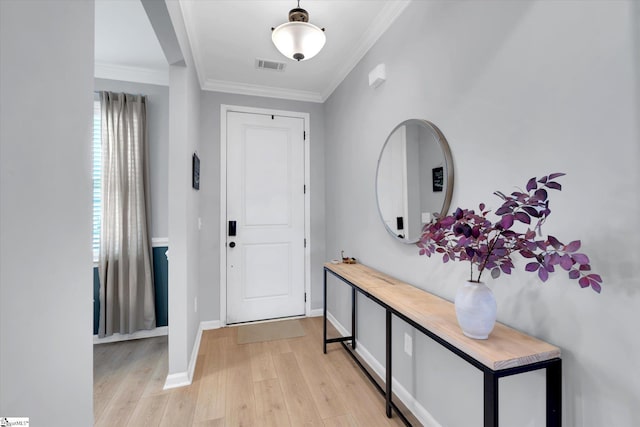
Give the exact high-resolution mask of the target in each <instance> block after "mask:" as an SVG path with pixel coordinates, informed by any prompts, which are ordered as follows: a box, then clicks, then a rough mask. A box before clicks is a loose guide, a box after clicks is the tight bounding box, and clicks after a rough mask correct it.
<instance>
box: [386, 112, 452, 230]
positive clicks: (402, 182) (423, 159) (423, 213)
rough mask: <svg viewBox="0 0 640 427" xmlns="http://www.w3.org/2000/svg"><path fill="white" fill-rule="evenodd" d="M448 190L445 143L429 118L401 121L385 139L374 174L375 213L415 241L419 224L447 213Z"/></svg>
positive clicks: (448, 159) (449, 175)
mask: <svg viewBox="0 0 640 427" xmlns="http://www.w3.org/2000/svg"><path fill="white" fill-rule="evenodd" d="M452 193H453V162H452V158H451V151H450V150H449V144H448V143H447V140H446V139H445V137H444V135H443V134H442V132H441V131H440V130H439V129H438V128H437V127H436V126H435V125H434V124H433V123H431V122H429V121H426V120H417V119H411V120H407V121H404V122H402V123H400V124H399V125H398V126H397V127H396V128H395V129H394V130H393V131H392V132H391V133H390V134H389V137H388V138H387V140H386V142H385V144H384V146H383V147H382V151H381V153H380V158H379V159H378V170H377V174H376V195H377V199H378V212H379V213H380V217H381V219H382V221H383V222H384V225H385V228H386V229H387V231H388V232H389V233H390V234H391V235H392V236H394V237H395V238H396V239H398V240H400V241H402V242H404V243H416V242H417V241H418V240H419V239H420V235H421V232H422V227H423V225H424V224H427V223H429V222H431V220H432V219H433V218H434V217H436V216H442V215H446V214H447V211H448V209H449V204H450V202H451V194H452Z"/></svg>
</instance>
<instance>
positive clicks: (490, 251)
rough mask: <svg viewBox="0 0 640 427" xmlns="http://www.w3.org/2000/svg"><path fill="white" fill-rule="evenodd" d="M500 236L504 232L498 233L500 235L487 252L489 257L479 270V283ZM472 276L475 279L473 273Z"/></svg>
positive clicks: (495, 238)
mask: <svg viewBox="0 0 640 427" xmlns="http://www.w3.org/2000/svg"><path fill="white" fill-rule="evenodd" d="M500 236H502V231H501V232H500V233H498V235H497V236H496V237H494V239H493V240H492V241H491V243H490V244H489V250H488V251H487V256H486V257H485V258H484V261H483V262H482V265H481V266H480V267H479V268H478V282H479V281H480V277H482V272H483V271H484V268H485V267H486V266H487V261H489V257H490V256H491V253H492V252H493V248H494V247H495V246H496V242H497V241H498V238H499V237H500ZM471 274H472V279H473V273H471Z"/></svg>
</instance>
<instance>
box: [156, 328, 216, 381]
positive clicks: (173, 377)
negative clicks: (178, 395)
mask: <svg viewBox="0 0 640 427" xmlns="http://www.w3.org/2000/svg"><path fill="white" fill-rule="evenodd" d="M220 325H221V322H220V321H219V320H209V321H206V322H200V325H199V326H198V333H197V335H196V340H195V342H194V343H193V349H192V350H191V359H190V360H189V367H188V368H187V372H178V373H176V374H169V375H167V379H166V380H165V382H164V387H163V389H164V390H167V389H170V388H176V387H184V386H186V385H190V384H191V382H192V381H193V373H194V372H195V370H196V362H197V361H198V352H199V351H200V341H202V332H203V331H206V330H208V329H218V328H220Z"/></svg>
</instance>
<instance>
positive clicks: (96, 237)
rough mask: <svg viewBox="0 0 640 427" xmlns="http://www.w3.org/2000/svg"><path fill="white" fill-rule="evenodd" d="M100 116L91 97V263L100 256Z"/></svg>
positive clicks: (97, 106) (95, 96)
mask: <svg viewBox="0 0 640 427" xmlns="http://www.w3.org/2000/svg"><path fill="white" fill-rule="evenodd" d="M101 187H102V115H101V111H100V96H99V95H98V94H97V93H96V94H94V97H93V262H94V263H96V262H98V257H99V255H100V218H101V215H102V190H101Z"/></svg>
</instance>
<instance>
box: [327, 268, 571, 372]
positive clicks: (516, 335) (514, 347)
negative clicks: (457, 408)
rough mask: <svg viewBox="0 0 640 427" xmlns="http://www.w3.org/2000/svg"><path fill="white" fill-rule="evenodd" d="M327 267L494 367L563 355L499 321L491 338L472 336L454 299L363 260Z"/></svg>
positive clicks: (530, 362) (539, 360)
mask: <svg viewBox="0 0 640 427" xmlns="http://www.w3.org/2000/svg"><path fill="white" fill-rule="evenodd" d="M325 267H326V268H327V269H328V270H331V271H332V272H334V273H335V274H337V275H338V276H341V277H343V278H344V279H346V280H347V281H348V282H350V283H352V284H353V285H354V286H357V287H358V288H359V289H361V290H362V291H364V292H366V293H368V294H370V295H371V296H373V297H375V298H376V299H378V300H379V301H381V302H383V303H384V304H386V305H387V306H389V307H391V308H393V309H394V310H395V311H397V312H398V313H401V314H402V315H404V316H406V317H407V318H409V319H411V320H412V321H413V322H415V323H416V324H418V325H420V326H422V327H423V328H425V329H427V330H429V331H431V332H432V333H433V334H435V335H437V336H438V337H440V338H442V339H443V340H445V341H446V342H448V343H449V344H451V345H453V346H454V347H456V348H458V349H460V350H461V351H463V352H464V353H466V354H468V355H469V356H471V357H473V358H474V359H476V360H477V361H479V362H480V363H482V364H483V365H485V366H487V367H488V368H490V369H492V370H494V371H499V370H502V369H507V368H514V367H518V366H526V365H529V364H532V363H535V362H542V361H546V360H551V359H555V358H558V357H560V349H559V348H558V347H556V346H553V345H551V344H548V343H546V342H544V341H541V340H539V339H537V338H534V337H531V336H529V335H527V334H524V333H522V332H520V331H517V330H515V329H513V328H510V327H508V326H506V325H503V324H502V323H499V322H496V325H495V328H494V329H493V332H491V334H490V335H489V338H488V339H486V340H476V339H473V338H469V337H467V336H465V335H464V334H463V333H462V330H461V329H460V326H459V325H458V320H457V319H456V313H455V308H454V306H453V303H451V302H449V301H447V300H445V299H443V298H440V297H438V296H435V295H433V294H430V293H429V292H427V291H425V290H422V289H419V288H416V287H415V286H412V285H409V284H407V283H404V282H402V281H400V280H397V279H395V278H393V277H391V276H389V275H386V274H384V273H381V272H379V271H377V270H374V269H372V268H370V267H367V266H365V265H363V264H332V263H326V264H325Z"/></svg>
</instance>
